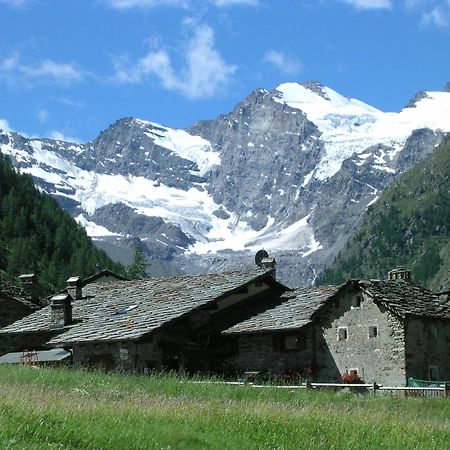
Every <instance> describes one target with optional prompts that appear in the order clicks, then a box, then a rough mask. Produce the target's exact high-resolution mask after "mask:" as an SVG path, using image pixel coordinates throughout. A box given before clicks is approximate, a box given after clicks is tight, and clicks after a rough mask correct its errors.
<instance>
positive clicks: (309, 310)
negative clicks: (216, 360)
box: [223, 286, 339, 334]
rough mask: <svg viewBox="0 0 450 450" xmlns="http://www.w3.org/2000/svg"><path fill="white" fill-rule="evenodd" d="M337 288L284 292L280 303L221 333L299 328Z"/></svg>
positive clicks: (315, 288) (309, 320)
mask: <svg viewBox="0 0 450 450" xmlns="http://www.w3.org/2000/svg"><path fill="white" fill-rule="evenodd" d="M338 290H339V287H338V286H325V287H310V288H302V289H296V290H293V291H289V292H285V293H284V294H282V296H281V300H282V303H281V304H278V305H276V306H274V307H273V308H270V309H268V310H266V311H264V312H262V313H260V314H257V315H255V316H253V317H251V318H249V319H247V320H244V321H243V322H240V323H237V324H236V325H233V326H232V327H230V328H228V329H226V330H224V331H223V333H224V334H239V333H258V332H267V331H281V330H290V329H295V328H300V327H302V326H304V325H306V324H307V323H309V322H311V318H312V315H313V314H314V313H315V312H316V311H318V309H319V308H320V307H321V306H322V305H323V304H324V303H325V302H326V301H327V300H328V299H329V298H330V297H332V296H333V295H334V294H336V292H337V291H338Z"/></svg>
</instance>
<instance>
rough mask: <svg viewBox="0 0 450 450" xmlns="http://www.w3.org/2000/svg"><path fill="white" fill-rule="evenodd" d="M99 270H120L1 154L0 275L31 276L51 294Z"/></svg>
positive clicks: (82, 230) (74, 223) (69, 217)
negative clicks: (71, 278) (68, 281)
mask: <svg viewBox="0 0 450 450" xmlns="http://www.w3.org/2000/svg"><path fill="white" fill-rule="evenodd" d="M98 268H101V269H104V268H109V269H111V270H114V271H116V272H118V273H122V272H123V268H122V266H120V265H119V264H117V263H115V262H113V261H112V260H111V259H110V258H108V257H107V256H106V254H105V253H104V252H103V251H101V250H99V249H97V248H95V247H94V245H93V244H92V242H91V240H90V239H89V237H88V236H87V235H86V232H85V231H84V229H83V228H82V227H81V226H80V225H78V224H77V223H76V222H75V221H74V219H73V218H72V217H71V216H70V215H69V214H68V213H66V212H64V211H63V210H62V209H61V208H60V207H59V205H58V204H57V202H56V201H55V200H54V199H52V198H50V197H49V196H47V195H45V194H41V193H40V192H39V191H38V190H37V189H36V188H35V187H34V185H33V181H32V178H31V176H29V175H21V174H18V173H16V171H15V170H14V168H13V166H12V164H11V162H10V160H9V159H8V158H7V157H5V156H3V155H1V154H0V271H1V272H0V273H1V274H2V275H3V276H5V277H6V278H10V279H14V278H15V277H16V276H17V275H19V274H21V273H30V272H35V273H37V274H39V276H40V281H41V284H42V286H43V290H44V292H51V291H54V290H55V289H59V288H61V287H62V286H64V284H65V280H66V279H67V278H68V277H69V276H71V275H79V276H81V277H85V276H88V275H92V274H93V273H94V272H95V271H96V270H98Z"/></svg>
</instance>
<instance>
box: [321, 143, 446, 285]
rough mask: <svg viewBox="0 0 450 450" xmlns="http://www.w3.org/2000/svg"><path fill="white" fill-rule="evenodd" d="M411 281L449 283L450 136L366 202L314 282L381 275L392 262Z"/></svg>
mask: <svg viewBox="0 0 450 450" xmlns="http://www.w3.org/2000/svg"><path fill="white" fill-rule="evenodd" d="M398 265H401V266H404V267H406V268H409V269H411V271H412V278H413V281H414V283H416V284H421V285H423V286H426V287H428V288H431V289H433V290H437V291H438V290H444V289H448V288H449V287H450V137H449V136H447V138H446V139H445V140H444V142H443V143H442V144H441V145H440V146H439V147H438V148H437V149H436V150H435V151H434V152H433V153H432V154H431V155H430V156H429V157H427V158H426V159H424V160H423V161H422V162H420V163H419V164H417V165H416V166H415V167H414V168H413V169H411V170H409V171H408V172H406V173H405V174H403V175H402V176H401V177H400V178H399V179H398V180H397V182H395V183H394V184H393V185H392V186H391V187H389V188H388V189H387V190H386V191H384V193H383V195H382V196H381V198H380V199H379V200H378V202H377V203H375V204H374V205H373V206H371V207H369V209H368V211H367V214H366V216H365V218H364V220H363V222H362V224H361V225H360V226H359V228H358V229H357V231H356V232H355V234H354V235H353V237H352V239H350V241H349V242H348V244H347V246H346V247H345V249H344V250H343V251H341V253H340V254H339V255H338V257H337V258H336V260H335V261H334V263H333V264H332V265H331V266H329V267H328V268H327V269H326V270H325V271H324V273H323V274H322V276H320V277H319V279H318V280H317V282H316V284H318V285H323V284H335V283H340V282H342V281H344V280H346V279H348V278H359V277H363V278H385V277H386V274H387V272H388V271H389V270H390V269H392V268H393V267H395V266H398Z"/></svg>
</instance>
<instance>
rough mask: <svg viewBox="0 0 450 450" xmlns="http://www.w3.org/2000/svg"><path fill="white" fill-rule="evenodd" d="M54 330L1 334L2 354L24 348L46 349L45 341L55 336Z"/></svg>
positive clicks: (19, 350) (0, 348) (0, 349)
mask: <svg viewBox="0 0 450 450" xmlns="http://www.w3.org/2000/svg"><path fill="white" fill-rule="evenodd" d="M55 335H56V333H53V332H39V333H14V334H13V333H10V334H0V356H1V355H4V354H6V353H10V352H21V351H23V350H25V349H26V350H44V349H46V347H45V343H46V342H47V341H49V340H50V339H51V338H52V337H54V336H55Z"/></svg>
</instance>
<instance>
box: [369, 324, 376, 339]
mask: <svg viewBox="0 0 450 450" xmlns="http://www.w3.org/2000/svg"><path fill="white" fill-rule="evenodd" d="M377 337H378V327H377V326H376V325H371V326H369V339H373V338H377Z"/></svg>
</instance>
